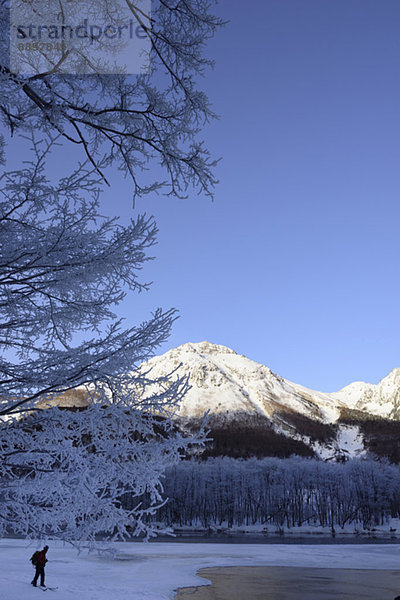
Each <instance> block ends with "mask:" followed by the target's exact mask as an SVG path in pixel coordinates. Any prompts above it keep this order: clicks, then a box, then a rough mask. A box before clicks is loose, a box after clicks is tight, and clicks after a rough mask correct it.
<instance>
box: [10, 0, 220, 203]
mask: <svg viewBox="0 0 400 600" xmlns="http://www.w3.org/2000/svg"><path fill="white" fill-rule="evenodd" d="M122 1H123V4H125V5H126V6H125V8H126V9H127V10H129V11H130V12H131V14H132V18H134V19H135V22H136V21H138V22H140V23H141V26H142V28H143V30H144V31H145V35H146V36H147V37H148V39H149V42H150V46H151V51H150V65H151V69H150V72H149V73H148V74H144V75H138V76H132V77H129V76H125V75H122V74H121V75H101V74H97V73H92V74H90V75H68V74H62V73H57V72H43V73H35V74H34V75H32V76H21V75H18V74H15V73H12V72H11V71H10V68H9V48H8V41H9V4H10V3H9V0H1V1H0V33H1V43H0V118H1V119H2V122H3V124H4V125H5V127H6V128H7V129H8V130H9V131H10V132H12V133H18V132H21V131H24V128H25V127H26V126H28V127H34V128H35V129H36V130H37V131H40V132H41V133H42V134H43V135H44V134H50V135H53V136H54V135H55V134H57V133H60V134H61V136H62V139H63V140H64V141H65V143H66V145H65V148H68V147H69V152H70V153H72V152H74V151H76V150H78V151H80V152H81V156H82V158H84V157H85V158H88V159H89V160H90V161H91V162H92V164H93V165H94V166H95V167H96V169H97V170H98V172H99V173H101V174H102V176H103V177H104V178H106V167H107V166H108V165H110V164H113V163H115V164H116V165H117V166H118V167H119V168H120V169H121V170H122V171H123V173H124V174H125V175H128V176H129V177H130V178H131V179H132V181H133V184H134V194H136V195H142V194H145V193H148V192H150V191H154V190H160V189H165V191H166V192H167V193H170V194H174V195H178V196H182V195H185V194H186V191H187V188H188V186H194V187H195V188H196V189H197V190H198V191H199V192H201V193H206V194H212V190H213V186H214V184H215V175H214V174H213V167H214V165H215V161H214V160H213V159H211V158H210V156H209V153H208V151H207V149H206V148H205V147H204V146H203V143H202V141H201V140H199V139H198V134H199V133H200V131H201V129H202V127H203V126H204V124H205V123H207V122H208V121H209V119H210V118H212V117H213V116H214V114H213V112H212V110H211V108H210V105H209V102H208V99H207V97H206V95H205V94H204V93H203V92H202V91H200V90H199V89H198V87H197V86H198V79H199V76H201V75H202V74H203V73H204V71H205V69H206V67H208V66H210V65H211V64H212V61H210V60H209V59H207V58H206V57H205V56H204V48H205V45H206V43H207V41H208V39H209V38H210V37H211V36H213V35H214V33H215V31H216V30H217V28H218V27H219V26H220V25H221V21H220V19H218V18H217V17H215V16H214V15H212V14H211V11H210V9H211V6H212V5H214V4H215V2H214V0H210V1H207V0H154V1H153V2H152V11H151V18H148V16H146V15H144V14H141V13H140V11H139V10H138V9H137V8H136V5H135V2H129V1H128V0H126V1H125V0H122ZM65 2H67V0H65ZM63 3H64V0H61V1H60V2H58V3H57V4H59V6H60V10H61V7H62V5H63ZM112 4H113V3H112V0H97V1H96V3H95V7H94V9H95V11H96V14H97V15H99V18H101V17H100V15H102V14H105V15H107V14H112V12H113V11H112ZM90 5H91V3H90V2H87V3H82V6H81V5H80V10H82V15H84V13H85V10H89V8H88V7H90ZM87 59H88V60H89V59H90V56H87ZM75 149H76V150H75ZM149 161H150V162H151V164H152V165H153V172H154V173H158V171H159V169H158V168H154V167H156V165H159V166H160V167H161V178H160V179H155V178H154V176H151V175H149V174H147V175H146V177H144V178H142V175H141V174H142V171H143V169H144V167H145V166H146V164H147V163H148V162H149Z"/></svg>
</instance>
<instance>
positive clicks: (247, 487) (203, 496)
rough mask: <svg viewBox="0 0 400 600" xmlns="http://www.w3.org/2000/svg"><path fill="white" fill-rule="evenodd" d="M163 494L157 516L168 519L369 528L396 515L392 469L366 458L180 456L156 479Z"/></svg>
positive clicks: (398, 492) (399, 504)
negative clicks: (161, 479) (332, 460)
mask: <svg viewBox="0 0 400 600" xmlns="http://www.w3.org/2000/svg"><path fill="white" fill-rule="evenodd" d="M164 494H165V496H167V497H168V498H169V500H168V501H167V502H166V503H165V505H164V506H162V507H161V508H160V509H159V511H158V513H157V520H160V521H162V522H163V523H166V524H167V525H169V526H198V527H204V528H209V527H213V526H217V527H218V526H220V527H233V526H246V525H255V524H263V525H265V526H266V527H267V528H268V526H273V527H274V528H277V529H278V530H279V529H283V528H284V527H288V528H291V527H295V526H302V525H314V526H323V527H329V528H330V529H331V531H332V533H335V531H336V530H338V529H340V528H343V527H345V526H346V525H349V524H350V525H353V526H354V527H355V528H363V529H371V528H373V527H375V526H379V525H382V524H384V523H386V522H387V521H388V520H389V519H391V518H398V517H399V516H400V468H399V467H398V466H397V465H391V464H389V463H385V462H376V461H373V460H351V461H348V462H346V463H326V462H322V461H318V460H314V459H304V458H299V457H293V458H290V459H279V458H264V459H262V460H259V459H256V458H251V459H249V460H237V459H233V458H229V457H224V458H213V459H209V460H207V461H197V460H192V461H184V462H181V463H180V464H177V465H175V466H173V467H171V468H169V469H168V470H167V472H166V477H165V481H164Z"/></svg>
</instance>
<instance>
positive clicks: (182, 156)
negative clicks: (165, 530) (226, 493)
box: [0, 0, 221, 539]
mask: <svg viewBox="0 0 400 600" xmlns="http://www.w3.org/2000/svg"><path fill="white" fill-rule="evenodd" d="M122 1H123V2H124V3H125V4H126V6H127V7H129V10H131V12H132V14H133V16H134V17H135V19H136V21H137V22H138V23H140V26H141V30H142V32H144V35H145V37H146V38H147V41H148V44H149V48H150V50H149V59H150V62H149V69H148V72H145V73H142V74H139V75H134V76H129V75H125V74H123V73H115V74H104V73H103V72H97V71H96V70H94V71H93V72H91V73H90V74H89V75H88V74H87V73H88V72H87V71H85V69H77V70H76V72H74V73H73V74H71V73H63V72H62V70H61V69H59V68H58V67H59V66H60V65H61V62H62V61H64V58H65V48H63V49H62V50H61V53H62V56H61V59H60V64H58V63H57V64H54V68H50V69H48V70H38V71H37V72H36V73H34V74H31V75H26V74H20V73H19V72H17V71H15V70H14V71H13V69H12V65H11V62H10V60H9V59H10V56H9V50H10V47H9V39H10V36H9V33H10V31H9V28H10V3H9V1H8V0H4V1H1V2H0V29H1V33H2V35H1V36H0V82H1V86H0V115H1V119H2V123H3V127H4V132H8V133H10V134H11V135H14V136H19V139H22V138H24V137H26V138H28V139H30V140H31V141H32V144H33V152H34V158H33V160H32V162H31V163H28V164H27V165H26V166H25V167H24V168H23V169H16V170H14V171H6V172H5V173H4V174H3V175H2V176H1V192H0V193H1V199H0V242H1V244H0V247H1V249H0V313H1V324H0V420H1V423H0V485H1V487H0V502H1V503H2V510H1V511H0V533H1V532H4V531H14V532H15V531H16V532H19V533H23V534H27V535H28V534H29V535H46V534H49V533H52V534H53V535H59V536H61V537H63V538H64V539H71V538H74V539H85V538H88V537H93V536H95V535H96V534H97V533H100V532H103V533H108V534H112V535H117V536H123V535H126V533H127V532H131V531H133V532H135V533H138V532H139V531H146V530H147V532H148V526H147V525H145V524H144V523H145V519H144V516H145V515H146V514H148V512H149V511H150V512H151V511H152V510H154V507H155V506H157V505H158V504H160V503H161V502H162V499H161V498H162V484H161V479H160V478H161V475H162V472H163V470H164V469H165V467H166V466H167V465H169V464H171V463H173V462H174V461H176V460H177V459H178V458H179V456H180V454H181V453H182V451H184V450H185V448H186V447H187V446H188V444H190V443H191V441H190V440H187V439H183V438H182V437H181V436H179V434H178V433H177V432H176V431H175V430H174V428H173V425H172V423H171V414H172V412H173V407H174V406H175V405H176V404H177V403H178V402H179V400H180V398H181V397H182V394H183V393H184V392H185V390H186V389H187V385H188V383H187V381H185V380H181V379H179V378H176V377H174V376H173V375H172V378H171V377H166V378H162V379H158V380H157V381H153V380H152V377H151V373H146V372H143V371H139V370H137V367H138V365H139V364H140V363H142V362H143V361H145V360H146V359H148V358H149V357H151V356H152V355H153V354H154V352H155V350H156V349H157V347H158V346H159V345H160V344H161V343H163V342H164V341H165V340H166V339H167V337H168V334H169V331H170V328H171V325H172V322H173V320H174V318H175V311H174V310H167V311H163V310H161V309H157V310H155V312H154V313H153V315H152V316H151V317H150V318H149V319H148V321H146V322H144V323H142V324H140V325H137V326H134V327H130V328H125V329H124V328H123V324H122V322H121V321H120V320H118V319H117V317H116V316H115V314H114V310H115V308H114V307H115V305H117V304H118V303H120V302H121V301H122V300H123V298H124V296H125V294H126V293H127V292H128V291H129V292H132V291H137V292H140V291H142V290H145V289H147V287H148V286H147V285H146V284H145V283H142V282H141V281H140V280H139V278H138V275H139V272H140V271H141V269H142V268H143V265H144V263H145V261H146V260H148V258H149V257H148V251H149V249H150V248H151V247H152V246H153V245H154V243H155V238H156V233H157V228H156V225H155V223H154V220H153V219H152V218H148V217H146V216H139V217H137V218H135V219H132V220H131V222H130V223H129V224H128V225H124V226H122V225H121V223H120V222H119V221H118V220H116V219H107V218H104V217H102V216H101V212H100V204H99V195H100V192H101V184H102V183H104V182H108V181H107V173H108V171H107V170H108V169H109V168H110V167H111V166H112V165H114V166H116V167H117V168H118V169H119V170H120V171H121V172H122V174H123V176H124V177H126V176H128V177H130V178H131V180H132V182H133V195H134V197H135V196H141V195H143V194H146V193H149V192H154V191H164V192H166V193H168V194H172V195H176V196H179V197H183V196H185V195H186V193H187V190H188V188H189V186H194V187H195V188H196V189H197V190H198V191H199V192H202V193H205V194H208V195H212V193H213V186H214V184H215V176H214V173H213V167H214V166H215V161H214V160H213V159H212V158H211V157H210V155H209V153H208V151H207V149H206V148H204V146H203V143H202V142H201V141H200V140H199V139H198V136H199V132H200V130H201V128H202V127H203V125H204V124H205V123H207V122H208V120H209V119H210V118H212V117H214V116H215V115H214V114H213V112H212V110H211V109H210V105H209V102H208V99H207V97H206V95H205V94H204V93H203V92H201V91H199V90H198V89H197V80H198V78H199V76H200V75H202V74H203V73H204V71H205V69H206V67H208V66H210V65H211V64H212V61H210V60H209V59H207V58H205V57H204V46H205V43H206V42H207V40H208V39H209V38H210V37H211V36H212V35H214V33H215V31H216V29H217V28H218V27H219V26H220V25H221V21H220V20H219V19H218V18H216V17H214V16H213V15H212V14H211V12H210V9H211V6H212V4H214V2H213V1H211V2H204V1H203V0H178V1H177V0H173V1H171V0H155V2H153V4H152V11H151V15H150V14H148V13H146V12H143V11H141V10H140V9H139V8H138V3H137V2H136V3H132V2H125V0H122ZM51 2H52V0H51ZM51 2H50V3H49V6H50V4H51ZM42 4H43V3H42ZM53 4H54V2H53ZM114 4H115V3H113V2H110V0H99V2H96V3H93V2H88V5H90V7H91V9H92V10H96V11H97V13H98V14H102V15H105V14H106V15H112V13H113V10H114ZM28 5H29V6H28ZM57 5H58V6H59V9H60V15H61V16H62V15H63V14H64V9H66V8H67V7H66V4H65V3H64V2H63V0H60V1H58V2H57ZM33 6H34V8H35V7H36V8H37V7H38V3H36V4H35V5H33ZM79 7H80V8H81V4H79ZM25 8H26V9H28V8H29V9H30V8H31V3H27V5H26V6H25ZM125 8H126V7H125ZM12 26H13V24H12V23H11V27H12ZM86 58H88V57H84V56H83V55H82V54H81V55H80V56H78V55H77V56H76V58H75V59H74V60H76V61H77V62H76V63H75V65H76V66H77V65H78V62H79V60H81V62H82V60H83V59H86ZM86 62H87V61H86ZM32 131H35V132H36V134H37V136H38V137H36V138H35V137H34V136H32V134H31V132H32ZM56 144H62V152H63V154H64V156H66V155H68V159H67V160H66V162H67V163H68V162H72V161H71V160H70V159H71V155H72V154H73V152H71V150H72V149H73V150H75V149H77V150H79V151H80V152H81V156H80V158H78V162H77V163H76V166H75V167H74V170H73V171H72V172H71V171H68V174H65V173H64V176H63V177H61V178H60V180H59V181H58V182H54V181H53V180H52V179H51V178H50V177H49V173H48V172H47V171H46V159H47V156H48V154H49V152H50V149H51V148H52V147H54V146H55V145H56ZM2 148H3V141H1V149H2ZM68 150H69V152H68ZM149 165H151V166H152V169H151V171H150V170H148V166H149ZM114 173H115V170H114ZM77 390H78V391H77ZM66 393H75V394H76V393H80V394H82V393H83V395H84V396H85V398H86V400H87V406H86V407H85V408H84V409H83V410H76V411H72V412H71V411H65V410H61V409H58V408H56V407H55V405H57V403H58V402H59V399H60V398H61V397H63V394H66ZM200 437H201V434H200ZM193 441H196V440H192V442H193ZM136 500H137V503H135V501H136ZM128 505H129V508H127V506H128Z"/></svg>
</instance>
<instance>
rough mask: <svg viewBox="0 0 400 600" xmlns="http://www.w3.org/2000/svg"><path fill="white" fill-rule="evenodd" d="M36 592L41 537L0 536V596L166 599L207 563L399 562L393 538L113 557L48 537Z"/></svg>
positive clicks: (120, 548) (158, 547)
mask: <svg viewBox="0 0 400 600" xmlns="http://www.w3.org/2000/svg"><path fill="white" fill-rule="evenodd" d="M49 546H50V549H49V552H48V559H49V562H48V565H47V568H46V583H47V584H48V585H49V586H57V587H58V589H57V590H56V591H50V590H48V591H46V592H43V591H42V590H40V589H39V588H36V589H35V588H33V587H32V586H31V585H30V583H29V582H30V581H31V579H32V576H33V568H32V566H31V564H30V562H29V558H30V556H31V555H32V553H33V551H34V550H35V549H36V548H37V547H38V548H41V547H43V544H32V543H31V542H27V541H24V540H10V539H3V540H0V563H1V565H2V569H1V573H0V598H1V599H2V600H27V599H29V600H31V599H32V598H33V597H37V596H39V598H41V597H42V594H43V593H46V594H47V595H48V596H49V595H50V597H52V596H53V595H55V598H56V599H57V600H167V599H173V598H174V595H175V591H176V590H177V589H178V588H179V587H186V586H196V585H204V579H202V578H200V577H197V576H196V572H197V571H198V569H200V568H203V567H212V566H235V565H242V566H259V565H260V566H261V565H270V566H302V567H324V568H354V569H390V570H399V569H400V545H371V546H368V545H356V546H348V545H346V546H340V545H335V546H330V545H322V546H320V545H318V546H316V545H306V546H298V545H283V544H282V545H261V544H243V545H242V544H208V543H206V544H189V543H150V544H141V543H119V544H115V546H114V547H115V548H116V549H117V555H116V559H115V560H110V559H108V558H106V557H101V556H98V555H96V554H91V555H88V553H87V552H86V551H83V552H82V553H81V554H79V555H78V554H77V551H76V550H75V549H74V548H71V547H70V546H63V545H62V544H61V543H59V542H49Z"/></svg>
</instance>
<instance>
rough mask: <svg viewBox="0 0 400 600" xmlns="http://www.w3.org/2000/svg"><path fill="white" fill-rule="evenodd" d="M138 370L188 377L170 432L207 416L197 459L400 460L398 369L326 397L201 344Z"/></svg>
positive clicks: (79, 394)
mask: <svg viewBox="0 0 400 600" xmlns="http://www.w3.org/2000/svg"><path fill="white" fill-rule="evenodd" d="M139 369H141V370H143V371H144V372H146V373H147V376H148V377H149V378H150V379H157V378H159V377H163V378H165V377H166V376H168V375H170V374H171V377H188V380H189V385H190V389H189V390H188V391H187V393H186V394H185V396H184V398H183V400H182V401H181V403H180V405H179V407H178V408H177V409H176V408H175V407H174V410H175V416H174V419H175V423H176V425H177V427H179V428H181V429H184V430H189V431H190V430H196V429H197V428H198V426H199V424H200V422H201V421H202V419H203V416H204V414H205V413H206V412H207V413H208V415H209V416H208V426H209V428H210V430H211V437H212V439H213V441H212V443H209V444H208V445H207V447H206V451H205V454H204V456H220V455H227V456H233V457H237V458H245V457H249V456H257V457H260V458H261V457H263V456H278V457H287V456H291V455H293V454H296V455H300V456H308V457H312V456H316V457H319V458H322V459H324V460H332V459H336V460H344V459H346V458H349V457H364V456H368V455H373V456H374V457H385V458H389V460H391V461H392V462H400V368H399V369H394V370H393V371H391V373H389V375H387V376H386V377H385V378H384V379H382V380H381V381H380V382H379V383H378V384H376V385H374V384H368V383H364V382H354V383H351V384H350V385H348V386H346V387H344V388H343V389H341V390H339V391H338V392H334V393H329V394H326V393H323V392H319V391H316V390H311V389H308V388H306V387H304V386H302V385H299V384H296V383H293V382H291V381H288V380H286V379H284V378H283V377H281V376H280V375H277V374H276V373H274V372H273V371H271V370H270V369H269V368H268V367H266V366H265V365H262V364H259V363H257V362H255V361H253V360H250V359H249V358H247V357H246V356H243V355H240V354H237V353H236V352H235V351H234V350H231V349H230V348H227V347H226V346H222V345H218V344H212V343H210V342H206V341H204V342H199V343H186V344H183V345H181V346H179V347H177V348H172V349H171V350H168V351H167V352H165V353H164V354H162V355H160V356H155V357H154V358H152V359H150V360H149V361H147V362H146V363H143V364H142V365H141V366H140V367H139ZM153 391H157V390H154V389H153V390H152V389H151V388H150V391H149V390H148V389H145V391H144V393H145V394H146V395H147V394H148V393H150V394H151V393H152V392H153ZM88 402H89V400H88V393H87V391H86V390H85V389H84V388H77V389H76V390H71V391H70V392H67V393H64V394H60V395H58V396H56V397H55V398H54V399H52V400H50V402H48V401H45V402H44V403H43V408H46V407H48V406H49V405H53V406H54V405H59V406H62V407H65V408H68V407H73V406H75V407H80V408H83V407H84V406H85V405H87V404H88Z"/></svg>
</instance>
